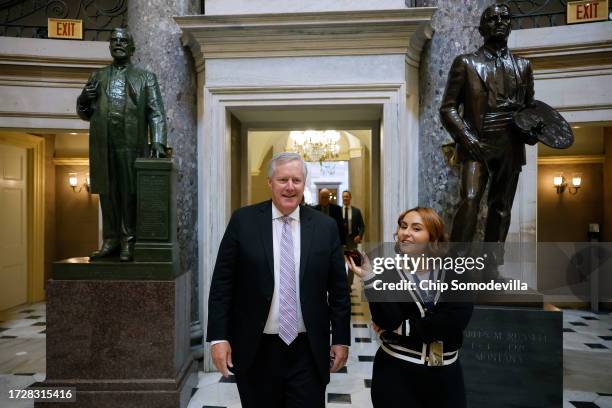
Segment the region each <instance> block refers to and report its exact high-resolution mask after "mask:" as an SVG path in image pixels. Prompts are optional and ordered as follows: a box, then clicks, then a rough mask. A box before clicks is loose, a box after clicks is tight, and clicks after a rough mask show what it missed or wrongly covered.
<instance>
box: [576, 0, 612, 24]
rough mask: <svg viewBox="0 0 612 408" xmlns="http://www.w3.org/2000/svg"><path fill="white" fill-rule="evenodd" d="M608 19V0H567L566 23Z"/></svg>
mask: <svg viewBox="0 0 612 408" xmlns="http://www.w3.org/2000/svg"><path fill="white" fill-rule="evenodd" d="M607 19H608V0H592V1H588V0H583V1H568V2H567V24H575V23H588V22H591V21H602V20H607Z"/></svg>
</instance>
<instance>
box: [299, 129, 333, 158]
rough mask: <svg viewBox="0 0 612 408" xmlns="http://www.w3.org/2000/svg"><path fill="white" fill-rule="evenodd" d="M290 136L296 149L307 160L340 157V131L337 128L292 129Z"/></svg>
mask: <svg viewBox="0 0 612 408" xmlns="http://www.w3.org/2000/svg"><path fill="white" fill-rule="evenodd" d="M289 137H290V138H291V140H292V141H293V146H294V149H295V151H296V152H297V153H299V154H300V155H301V156H302V157H303V158H304V160H305V161H310V162H314V161H318V162H324V161H326V160H333V159H336V158H338V153H340V145H339V144H338V141H339V140H340V132H338V131H337V130H325V131H321V130H304V131H301V130H292V131H291V132H290V133H289Z"/></svg>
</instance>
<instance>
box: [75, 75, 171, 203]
mask: <svg viewBox="0 0 612 408" xmlns="http://www.w3.org/2000/svg"><path fill="white" fill-rule="evenodd" d="M125 69H126V75H125V76H126V92H125V93H126V100H125V112H124V116H123V124H124V130H123V134H122V135H119V136H120V137H121V140H122V141H123V143H124V144H125V147H126V148H127V149H129V150H131V151H132V152H133V155H131V156H135V157H148V156H149V142H151V143H153V142H156V143H161V144H163V145H164V146H165V145H166V133H167V130H166V114H165V113H164V105H163V101H162V96H161V92H160V91H159V85H158V84H157V78H156V77H155V74H154V73H152V72H149V71H145V70H144V69H141V68H138V67H135V66H134V65H132V64H129V65H128V66H127V67H126V68H125ZM110 77H111V65H108V66H106V67H104V68H101V69H99V70H96V71H94V72H93V73H92V74H91V75H90V76H89V81H92V80H97V81H99V85H98V89H97V90H98V97H97V98H96V99H95V100H94V101H91V102H86V101H85V99H84V98H82V97H81V96H79V97H78V98H77V104H76V111H77V114H78V115H79V117H80V118H81V119H83V120H86V121H89V122H90V126H89V166H90V173H91V181H90V183H91V192H92V193H108V192H109V169H108V163H109V158H108V148H109V145H110V135H109V134H108V132H109V129H108V122H109V120H108V105H109V103H108V95H109V87H110V83H111V80H110V79H111V78H110ZM149 132H150V133H151V140H149ZM127 178H128V179H129V183H128V184H129V188H130V192H131V193H134V194H135V193H136V171H131V172H129V174H127Z"/></svg>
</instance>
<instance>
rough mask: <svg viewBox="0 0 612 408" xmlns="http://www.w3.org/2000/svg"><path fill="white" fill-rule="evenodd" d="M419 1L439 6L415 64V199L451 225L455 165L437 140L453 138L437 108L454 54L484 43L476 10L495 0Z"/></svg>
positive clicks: (455, 192) (456, 187) (456, 181)
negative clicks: (417, 96)
mask: <svg viewBox="0 0 612 408" xmlns="http://www.w3.org/2000/svg"><path fill="white" fill-rule="evenodd" d="M422 3H424V4H422V5H423V6H432V7H438V10H437V11H436V12H435V13H434V15H433V18H432V20H431V25H432V28H433V29H434V34H433V36H432V39H431V41H429V42H428V43H427V44H426V45H425V47H424V49H423V53H422V55H421V65H420V68H419V80H420V84H419V87H420V88H419V92H420V119H419V126H420V132H419V158H420V164H421V165H420V166H419V204H420V205H425V206H430V207H433V208H435V209H436V210H437V211H439V212H440V214H441V215H442V216H443V217H444V219H445V221H446V222H447V225H448V226H449V227H450V225H451V224H450V223H451V221H452V216H453V213H454V210H455V208H456V204H457V197H458V194H459V190H458V181H459V177H458V175H459V168H458V167H455V168H451V167H449V166H448V165H447V163H446V161H445V159H444V155H443V153H442V149H441V146H442V145H443V144H444V143H447V142H449V141H451V140H452V139H451V137H450V135H449V134H448V132H446V130H445V129H444V128H443V127H442V123H441V122H440V115H439V113H438V110H439V108H440V103H441V100H442V95H443V94H444V88H445V86H446V79H447V75H448V70H449V69H450V66H451V63H452V62H453V59H454V58H455V57H456V56H457V55H459V54H464V53H468V52H473V51H475V50H476V49H477V48H478V47H480V45H482V37H481V36H480V34H479V33H478V24H479V22H480V15H481V14H482V12H483V10H484V9H485V8H486V7H487V6H489V5H490V4H493V3H495V1H492V0H462V1H456V0H424V1H423V2H422ZM483 204H484V203H483ZM483 207H486V205H483ZM484 210H485V209H484V208H483V211H484ZM481 213H482V212H481Z"/></svg>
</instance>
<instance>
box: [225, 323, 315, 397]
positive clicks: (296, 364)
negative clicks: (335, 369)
mask: <svg viewBox="0 0 612 408" xmlns="http://www.w3.org/2000/svg"><path fill="white" fill-rule="evenodd" d="M236 383H237V385H238V392H239V393H240V401H241V402H242V407H243V408H319V407H320V408H324V407H325V386H326V384H324V383H323V381H322V380H321V376H320V374H319V372H318V370H317V366H316V363H315V360H314V358H313V356H312V352H311V350H310V345H309V344H308V338H307V337H306V334H304V333H300V335H299V336H298V337H297V339H295V340H294V341H293V343H291V344H290V345H289V346H287V345H286V344H285V343H284V342H283V341H282V340H281V339H280V337H278V336H277V335H271V334H264V335H263V337H262V340H261V343H260V345H259V349H258V350H257V355H256V356H255V361H254V362H253V365H252V366H251V368H250V369H249V370H248V371H247V372H246V373H241V374H236Z"/></svg>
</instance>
